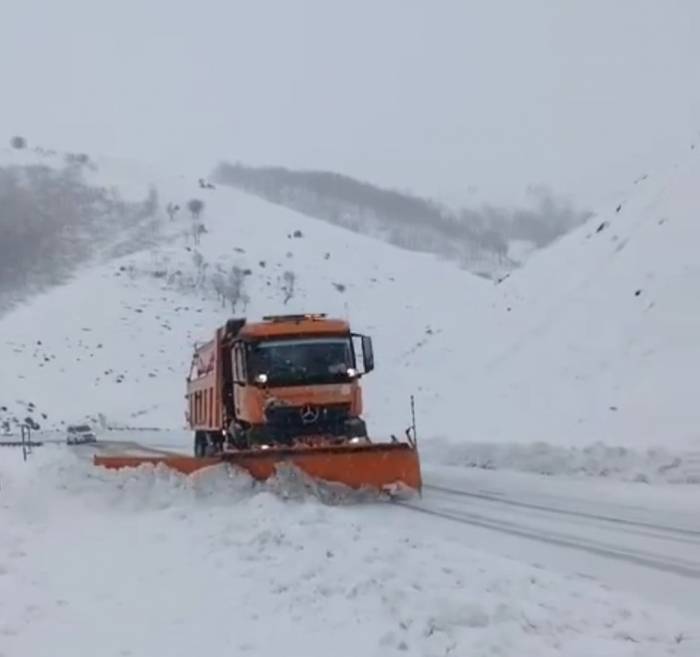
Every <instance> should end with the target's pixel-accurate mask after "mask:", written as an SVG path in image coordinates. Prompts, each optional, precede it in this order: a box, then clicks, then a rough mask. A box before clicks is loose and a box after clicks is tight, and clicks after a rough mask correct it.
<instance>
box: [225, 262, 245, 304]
mask: <svg viewBox="0 0 700 657" xmlns="http://www.w3.org/2000/svg"><path fill="white" fill-rule="evenodd" d="M244 284H245V272H244V270H243V269H241V268H240V267H238V266H236V265H234V266H233V267H232V268H231V271H230V272H229V275H228V280H227V281H226V287H225V295H226V300H227V301H228V302H229V303H230V304H231V312H234V313H235V312H236V306H238V304H239V303H240V302H241V301H244V299H243V297H244V294H243V286H244Z"/></svg>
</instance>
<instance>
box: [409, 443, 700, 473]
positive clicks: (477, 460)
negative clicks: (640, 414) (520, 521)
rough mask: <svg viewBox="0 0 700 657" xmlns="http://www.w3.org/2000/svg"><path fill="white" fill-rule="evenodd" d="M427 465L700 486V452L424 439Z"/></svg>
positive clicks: (593, 445) (422, 450) (603, 445)
mask: <svg viewBox="0 0 700 657" xmlns="http://www.w3.org/2000/svg"><path fill="white" fill-rule="evenodd" d="M421 454H422V457H423V458H424V460H425V461H426V462H427V463H432V464H436V465H449V466H461V467H467V468H483V469H487V470H495V469H506V470H516V471H520V472H531V473H536V474H542V475H567V476H576V477H604V478H609V479H619V480H623V481H636V482H641V483H659V482H664V483H671V484H700V452H673V451H668V450H664V449H649V450H635V449H631V448H628V447H622V446H620V447H612V446H609V445H605V444H603V443H594V444H592V445H589V446H586V447H564V446H560V445H552V444H549V443H542V442H539V443H526V444H520V443H477V442H474V443H472V442H467V443H456V442H453V441H449V440H446V439H433V440H427V441H424V442H423V443H421Z"/></svg>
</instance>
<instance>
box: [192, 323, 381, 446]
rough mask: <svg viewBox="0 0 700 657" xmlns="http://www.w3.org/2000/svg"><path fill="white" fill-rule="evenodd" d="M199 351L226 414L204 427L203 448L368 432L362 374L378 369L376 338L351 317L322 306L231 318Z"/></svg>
mask: <svg viewBox="0 0 700 657" xmlns="http://www.w3.org/2000/svg"><path fill="white" fill-rule="evenodd" d="M195 355H196V356H197V352H196V354H195ZM199 356H200V363H201V364H202V365H203V366H204V368H203V369H204V370H207V364H208V367H209V373H210V374H212V375H213V376H211V377H210V383H211V384H213V390H212V391H211V392H210V393H209V394H210V395H213V398H212V399H211V400H210V401H208V402H207V403H208V404H209V405H210V406H211V405H213V403H214V401H215V400H216V402H217V403H218V405H219V406H220V409H218V410H219V412H218V415H219V416H220V419H219V418H217V417H214V418H211V419H212V420H213V422H209V424H208V426H206V427H205V426H202V429H206V431H202V430H200V432H199V434H200V436H199V442H200V443H201V445H200V451H199V453H201V450H202V449H209V450H210V451H211V445H212V443H214V445H215V446H216V448H217V450H221V449H226V447H227V446H230V447H231V448H233V449H248V448H251V447H256V446H257V447H263V448H264V447H269V446H273V445H293V444H296V443H299V442H304V443H313V444H318V443H321V444H326V443H327V444H333V443H342V442H346V441H352V440H354V441H358V440H365V439H366V438H367V427H366V424H365V422H364V420H363V419H362V417H361V416H362V410H363V406H362V389H361V387H360V379H361V377H362V376H364V375H365V374H367V373H369V372H371V371H372V370H373V369H374V355H373V349H372V341H371V338H370V337H369V336H365V335H359V334H355V333H353V332H352V331H351V328H350V325H349V323H348V322H346V321H345V320H341V319H329V318H327V317H326V316H325V315H323V314H313V315H312V314H305V315H282V316H268V317H263V318H262V321H259V322H250V323H249V322H247V321H246V320H241V319H235V320H230V321H229V322H227V323H226V325H225V326H224V327H222V329H219V330H218V331H217V334H216V337H215V340H214V342H213V343H208V344H207V345H204V346H203V347H201V348H200V350H199ZM205 376H206V375H205ZM188 387H189V388H192V389H193V386H192V377H191V378H190V381H189V386H188ZM194 387H196V384H195V386H194ZM210 387H211V386H210ZM190 406H192V404H190ZM191 415H192V414H191V413H190V416H191ZM214 415H217V413H216V412H215V413H214ZM217 420H218V422H217ZM190 423H191V425H193V426H194V427H195V429H196V428H197V422H196V421H195V422H192V418H191V420H190ZM217 423H218V425H219V426H215V425H217ZM202 434H206V435H202ZM195 452H196V453H198V448H197V436H195Z"/></svg>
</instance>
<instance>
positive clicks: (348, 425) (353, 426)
mask: <svg viewBox="0 0 700 657" xmlns="http://www.w3.org/2000/svg"><path fill="white" fill-rule="evenodd" d="M345 435H346V436H347V437H348V438H367V424H366V423H365V421H364V420H363V419H362V418H359V417H354V418H351V419H350V420H346V422H345Z"/></svg>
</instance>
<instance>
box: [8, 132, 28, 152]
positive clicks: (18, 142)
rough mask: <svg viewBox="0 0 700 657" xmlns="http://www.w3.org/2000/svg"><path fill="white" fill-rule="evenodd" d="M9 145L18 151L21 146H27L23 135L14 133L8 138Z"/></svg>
mask: <svg viewBox="0 0 700 657" xmlns="http://www.w3.org/2000/svg"><path fill="white" fill-rule="evenodd" d="M10 146H12V148H16V149H17V150H18V151H20V150H22V149H23V148H26V147H27V140H26V139H25V138H24V137H20V136H19V135H15V136H14V137H13V138H12V139H10Z"/></svg>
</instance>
